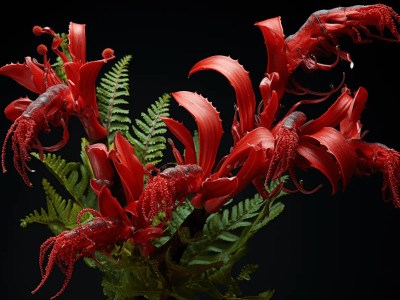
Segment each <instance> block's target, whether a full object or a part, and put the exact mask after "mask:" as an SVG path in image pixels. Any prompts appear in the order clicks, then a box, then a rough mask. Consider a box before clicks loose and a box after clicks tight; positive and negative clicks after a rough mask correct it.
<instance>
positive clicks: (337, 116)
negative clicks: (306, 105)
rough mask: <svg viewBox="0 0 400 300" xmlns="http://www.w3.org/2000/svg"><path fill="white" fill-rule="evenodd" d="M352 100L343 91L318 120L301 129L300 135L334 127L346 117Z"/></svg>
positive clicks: (311, 121)
mask: <svg viewBox="0 0 400 300" xmlns="http://www.w3.org/2000/svg"><path fill="white" fill-rule="evenodd" d="M353 101H354V98H353V97H351V95H349V90H348V89H345V91H344V92H342V94H341V95H340V96H339V98H338V99H337V100H336V101H335V103H333V104H332V105H331V106H330V107H329V108H328V110H327V111H326V112H325V113H324V114H323V115H321V116H320V117H319V118H317V119H314V120H310V121H308V122H307V123H305V124H304V125H303V126H302V127H301V132H302V134H312V133H314V132H317V131H318V130H320V129H321V128H323V127H335V126H337V125H338V124H339V123H340V122H341V121H342V120H343V119H344V118H346V117H347V115H348V113H349V110H350V108H351V106H352V104H353Z"/></svg>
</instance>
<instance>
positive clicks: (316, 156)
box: [297, 143, 340, 194]
mask: <svg viewBox="0 0 400 300" xmlns="http://www.w3.org/2000/svg"><path fill="white" fill-rule="evenodd" d="M297 151H298V152H299V154H300V155H301V156H303V157H304V158H305V159H306V160H307V161H308V162H309V163H310V165H311V167H313V168H315V169H317V170H318V171H320V172H321V173H322V174H324V175H325V176H326V178H327V179H328V180H329V181H330V183H331V186H332V194H335V193H336V192H337V186H338V181H339V178H340V171H339V168H338V166H337V164H336V162H335V160H334V159H333V158H332V156H331V155H330V154H329V153H328V152H326V150H325V149H324V148H322V147H318V146H316V145H313V144H310V143H300V144H299V146H298V147H297Z"/></svg>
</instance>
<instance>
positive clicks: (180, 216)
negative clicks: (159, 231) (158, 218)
mask: <svg viewBox="0 0 400 300" xmlns="http://www.w3.org/2000/svg"><path fill="white" fill-rule="evenodd" d="M193 209H194V207H193V205H192V204H191V203H190V201H188V200H186V201H185V202H183V203H182V204H181V205H180V206H178V207H177V208H176V210H175V211H173V212H172V219H171V221H169V222H168V223H167V226H166V227H165V229H164V235H163V236H162V237H160V238H158V239H155V240H153V241H152V243H153V245H154V246H156V247H161V246H162V245H164V244H165V243H166V242H168V241H169V239H170V238H171V237H172V235H173V234H174V233H175V232H176V231H177V230H179V229H180V226H181V225H182V223H183V222H184V221H185V220H186V218H187V217H188V216H189V215H190V214H191V212H192V211H193Z"/></svg>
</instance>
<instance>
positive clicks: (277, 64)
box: [255, 17, 289, 99]
mask: <svg viewBox="0 0 400 300" xmlns="http://www.w3.org/2000/svg"><path fill="white" fill-rule="evenodd" d="M255 25H256V26H258V27H259V28H260V30H261V32H262V34H263V37H264V41H265V45H266V46H267V51H268V52H267V53H268V65H267V70H266V73H267V74H272V73H274V72H276V73H277V74H279V80H275V81H272V90H275V91H276V92H277V93H278V98H279V99H280V98H281V97H282V96H283V93H284V91H285V90H284V89H285V85H286V82H287V80H288V77H289V73H288V67H287V60H286V48H285V35H284V33H283V28H282V23H281V18H280V17H275V18H270V19H267V20H265V21H262V22H257V23H256V24H255Z"/></svg>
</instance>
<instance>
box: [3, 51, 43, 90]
mask: <svg viewBox="0 0 400 300" xmlns="http://www.w3.org/2000/svg"><path fill="white" fill-rule="evenodd" d="M0 75H4V76H7V77H10V78H11V79H13V80H15V81H16V82H18V83H19V84H20V85H22V86H23V87H25V88H27V89H28V90H30V91H32V92H34V93H36V94H42V93H43V92H44V91H45V86H44V83H43V79H44V71H43V70H42V69H41V68H39V67H38V66H37V65H36V64H34V63H33V62H32V58H31V57H26V58H25V64H19V63H17V64H8V65H5V66H3V67H1V68H0Z"/></svg>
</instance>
